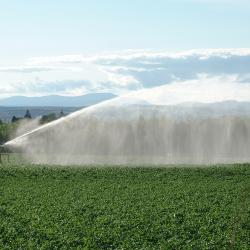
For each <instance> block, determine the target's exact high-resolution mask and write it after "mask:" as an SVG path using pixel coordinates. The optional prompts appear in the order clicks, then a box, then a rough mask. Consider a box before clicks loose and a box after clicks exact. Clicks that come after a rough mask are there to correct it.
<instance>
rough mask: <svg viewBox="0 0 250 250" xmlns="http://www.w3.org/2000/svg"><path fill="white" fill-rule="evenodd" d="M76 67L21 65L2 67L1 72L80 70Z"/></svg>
mask: <svg viewBox="0 0 250 250" xmlns="http://www.w3.org/2000/svg"><path fill="white" fill-rule="evenodd" d="M79 70H80V69H79V68H76V67H57V66H21V67H0V72H4V73H8V72H9V73H34V72H46V71H79Z"/></svg>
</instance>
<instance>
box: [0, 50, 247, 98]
mask: <svg viewBox="0 0 250 250" xmlns="http://www.w3.org/2000/svg"><path fill="white" fill-rule="evenodd" d="M74 70H79V71H81V72H80V73H79V74H78V73H77V72H72V71H74ZM56 71H59V72H58V73H56ZM64 71H65V72H64ZM66 71H67V72H68V73H66ZM17 72H20V73H25V72H26V73H27V72H30V73H33V75H32V76H31V77H30V78H26V79H27V80H26V81H24V80H23V79H24V78H23V79H22V81H14V80H16V79H18V77H19V75H18V77H16V78H15V79H12V78H10V82H9V83H7V84H6V83H5V84H4V86H1V83H0V93H2V94H1V96H3V94H5V95H7V94H9V95H11V94H14V93H15V94H18V93H22V94H27V95H28V94H37V95H39V94H40V95H41V94H46V93H53V94H56V93H57V94H72V95H79V94H83V93H86V92H94V91H99V92H100V91H108V92H113V93H118V94H120V93H125V92H129V91H132V90H140V89H144V88H152V87H157V86H165V85H167V86H166V87H168V85H172V86H177V85H176V84H177V83H180V85H178V86H180V87H181V88H188V86H191V85H190V84H191V83H192V82H195V83H196V84H195V85H193V86H196V87H197V88H198V85H199V83H200V84H201V85H202V82H204V84H210V85H213V82H215V83H216V85H220V84H221V86H222V85H223V84H226V83H227V84H228V85H227V86H228V87H230V88H232V89H233V91H234V92H235V93H236V94H238V95H241V96H242V92H240V93H239V92H237V91H236V88H235V86H238V88H239V89H244V90H245V91H246V93H248V87H249V83H250V49H249V48H243V49H204V50H189V51H183V52H176V53H172V52H167V51H147V50H127V51H121V52H119V51H118V52H112V53H110V52H106V53H102V54H98V55H94V56H86V55H80V54H79V55H64V56H55V57H38V58H30V59H28V60H27V61H26V62H24V66H22V67H5V68H3V67H2V68H0V73H1V74H8V75H11V74H12V73H13V74H14V73H17ZM42 72H43V73H42ZM24 75H27V74H24ZM46 76H47V78H46ZM48 76H49V77H48ZM87 76H88V78H87ZM34 77H38V78H41V79H44V81H40V80H39V81H34V80H32V79H34ZM68 79H70V80H68ZM84 79H86V80H84ZM21 82H22V83H21ZM183 82H185V83H187V82H188V83H189V85H185V84H184V85H181V83H183ZM233 82H234V83H235V85H233V84H232V83H233ZM202 86H203V85H202ZM170 87H171V86H170ZM170 87H169V88H170ZM219 91H222V90H221V89H218V93H214V95H216V94H219V95H220V94H221V95H222V93H220V92H219ZM234 98H236V97H234ZM249 98H250V95H249ZM204 100H205V96H204Z"/></svg>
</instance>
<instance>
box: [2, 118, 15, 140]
mask: <svg viewBox="0 0 250 250" xmlns="http://www.w3.org/2000/svg"><path fill="white" fill-rule="evenodd" d="M15 129H16V124H9V123H0V145H1V144H3V143H5V142H7V141H8V140H9V139H10V137H11V135H12V134H13V133H14V131H15Z"/></svg>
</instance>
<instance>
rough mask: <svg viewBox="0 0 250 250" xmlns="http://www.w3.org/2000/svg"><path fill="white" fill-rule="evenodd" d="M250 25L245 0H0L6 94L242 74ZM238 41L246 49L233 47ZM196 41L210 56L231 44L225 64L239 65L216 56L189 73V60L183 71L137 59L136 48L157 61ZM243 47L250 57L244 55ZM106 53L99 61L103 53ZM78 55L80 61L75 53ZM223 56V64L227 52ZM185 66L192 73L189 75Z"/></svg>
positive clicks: (1, 87)
mask: <svg viewBox="0 0 250 250" xmlns="http://www.w3.org/2000/svg"><path fill="white" fill-rule="evenodd" d="M249 27H250V1H247V0H245V1H244V0H238V1H236V0H235V1H234V0H217V1H216V0H210V1H209V0H154V1H153V0H126V1H124V0H116V1H114V0H99V1H98V0H91V1H88V0H72V1H68V0H60V1H59V0H58V1H56V0H54V1H52V0H43V1H41V0H39V1H34V0H20V1H19V0H16V1H15V0H8V1H7V0H6V1H4V0H0V52H1V53H0V54H1V57H0V98H1V97H5V96H10V95H17V94H24V95H44V94H50V93H51V94H72V95H78V94H83V93H87V92H95V91H110V92H116V93H120V92H124V91H130V90H135V89H138V88H144V87H148V85H150V87H153V86H158V85H162V84H163V83H164V81H165V83H166V84H169V83H171V81H173V80H174V79H178V80H192V79H197V76H198V75H200V74H203V75H204V74H205V75H209V77H218V76H220V77H221V76H222V75H225V74H226V75H227V77H228V75H230V76H231V77H235V75H237V77H238V78H237V79H239V78H240V81H241V80H242V78H244V79H248V75H249V74H250V72H245V71H246V70H245V71H244V75H243V73H242V68H241V67H240V66H242V65H243V64H244V63H247V65H248V66H249V64H248V63H249V60H248V58H246V57H248V56H249V55H248V52H246V48H249V44H250V28H249ZM240 48H245V50H244V51H245V52H244V53H243V52H242V51H243V50H241V52H239V51H238V52H237V53H235V52H232V49H240ZM191 49H192V50H199V49H207V50H206V53H208V54H209V56H210V57H211V58H210V59H211V63H212V62H213V61H214V56H215V54H216V52H211V51H212V50H211V49H230V51H231V52H229V51H227V52H225V51H224V52H222V51H220V53H219V56H223V55H224V57H225V53H226V54H227V55H228V54H230V55H231V57H233V59H235V61H234V62H232V60H231V59H230V58H231V57H230V58H229V59H228V60H227V62H226V65H228V66H227V67H228V68H230V67H232V65H234V67H236V68H238V71H239V72H228V70H222V69H221V71H219V72H214V70H213V69H214V68H216V67H215V65H213V64H212V66H211V63H208V64H207V66H206V67H205V66H204V65H203V69H202V70H203V71H201V70H200V67H199V65H198V66H197V63H196V64H195V65H193V66H194V67H196V69H197V70H195V69H194V72H191V73H190V72H189V73H190V74H187V72H186V71H185V67H184V68H183V69H182V70H184V71H185V72H184V71H183V72H179V73H178V74H177V73H176V72H177V70H176V69H175V70H173V72H169V70H168V71H167V72H166V69H165V71H164V70H162V71H161V70H159V69H157V70H156V69H155V67H154V68H153V69H152V67H151V68H147V69H146V70H145V68H143V69H142V66H141V65H140V67H139V66H138V61H136V60H141V59H140V57H138V53H141V54H142V53H147V54H148V53H151V59H150V60H151V62H150V63H151V64H152V60H153V61H154V63H159V61H157V60H159V56H157V58H158V59H157V60H156V58H154V59H152V57H153V56H152V55H154V56H155V55H156V54H157V53H158V54H159V53H162V54H164V55H165V57H166V53H178V52H180V51H181V52H182V53H184V52H185V51H190V50H191ZM128 50H129V51H128ZM202 53H203V56H204V53H205V52H202ZM202 53H200V54H199V55H198V57H197V58H199V57H200V56H201V54H202ZM211 53H212V54H211ZM213 53H215V54H213ZM223 53H224V54H223ZM242 53H243V54H244V55H243V56H244V58H243V59H242V60H239V58H238V57H239V56H242ZM194 54H196V56H197V53H194V52H193V54H192V55H190V53H189V57H188V58H189V59H190V60H193V56H194ZM246 54H247V55H246ZM249 54H250V53H249ZM103 55H105V58H102V62H100V60H99V58H97V57H100V56H101V57H103ZM117 55H118V56H120V57H121V55H122V56H123V57H124V56H125V58H126V56H127V55H129V56H130V57H132V58H133V59H134V60H135V61H133V62H131V60H130V62H128V61H127V62H126V63H124V62H123V63H122V65H121V63H120V62H119V63H118V62H117V61H116V62H114V60H113V59H112V60H113V61H112V62H110V57H112V58H114V56H117ZM168 55H169V54H168ZM216 56H217V57H218V53H217V54H216ZM63 57H64V61H63V62H62V58H63ZM77 57H78V58H81V59H80V62H79V61H75V60H73V58H77ZM235 57H236V58H235ZM65 58H66V59H65ZM104 59H105V60H106V61H105V62H103V60H104ZM123 60H124V58H123ZM244 60H245V61H244ZM108 62H110V63H111V64H112V65H110V64H108ZM243 62H244V63H243ZM160 63H161V64H162V61H160ZM171 63H173V65H176V61H174V60H172V61H171V62H166V61H165V62H164V65H161V67H167V68H168V69H169V68H171V67H173V66H172V64H171ZM219 63H221V65H225V61H223V60H222V61H220V62H219ZM235 63H238V64H240V65H238V66H235ZM128 64H129V65H128ZM111 66H112V68H111ZM128 66H129V67H130V68H129V69H128ZM243 66H244V65H243ZM243 66H242V67H243ZM108 67H109V69H107V68H108ZM119 67H120V68H121V67H123V70H121V69H118V68H119ZM125 67H127V69H126V70H125ZM204 67H205V68H204ZM131 68H134V69H131ZM135 68H136V71H137V75H136V74H135ZM221 68H222V66H221ZM138 69H139V70H141V74H140V76H138ZM133 70H134V71H133ZM142 70H144V71H142ZM125 71H126V72H125ZM159 71H160V73H159ZM179 71H180V70H179ZM249 71H250V70H249ZM117 72H118V73H117ZM142 72H144V75H143V73H142ZM185 74H186V75H189V76H188V77H187V78H185V77H184V76H183V75H185ZM170 75H171V77H172V78H171V77H170ZM192 75H196V76H195V77H193V78H192ZM230 79H231V78H230ZM149 81H150V83H149ZM156 81H158V82H156ZM245 81H246V80H245ZM119 83H120V84H119ZM52 85H53V87H51V86H52ZM119 85H120V86H119ZM50 89H53V93H52V92H50Z"/></svg>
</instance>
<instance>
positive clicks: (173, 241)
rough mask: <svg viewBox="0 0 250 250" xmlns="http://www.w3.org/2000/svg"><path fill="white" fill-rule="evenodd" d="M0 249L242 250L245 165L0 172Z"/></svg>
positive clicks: (245, 243)
mask: <svg viewBox="0 0 250 250" xmlns="http://www.w3.org/2000/svg"><path fill="white" fill-rule="evenodd" d="M0 183H1V185H0V221H1V223H0V249H232V248H235V249H249V248H248V247H249V245H250V218H249V214H250V207H249V193H250V192H249V191H250V190H249V183H250V165H248V164H245V165H233V166H229V167H226V166H215V167H210V168H205V167H204V168H197V167H193V168H188V167H183V168H109V167H104V168H77V167H72V168H70V167H68V168H66V167H49V166H25V165H23V166H2V167H0Z"/></svg>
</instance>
